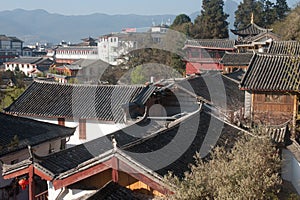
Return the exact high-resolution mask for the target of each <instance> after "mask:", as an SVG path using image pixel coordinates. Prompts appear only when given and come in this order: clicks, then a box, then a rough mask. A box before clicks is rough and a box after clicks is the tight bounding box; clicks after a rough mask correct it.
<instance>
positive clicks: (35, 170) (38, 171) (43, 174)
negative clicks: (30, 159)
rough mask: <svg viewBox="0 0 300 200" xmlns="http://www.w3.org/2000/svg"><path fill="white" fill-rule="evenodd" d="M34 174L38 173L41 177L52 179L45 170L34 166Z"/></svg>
mask: <svg viewBox="0 0 300 200" xmlns="http://www.w3.org/2000/svg"><path fill="white" fill-rule="evenodd" d="M34 174H36V175H38V176H39V177H41V178H42V179H44V180H46V181H51V180H52V177H50V176H47V175H46V174H45V173H44V172H42V171H40V170H39V169H37V168H34Z"/></svg>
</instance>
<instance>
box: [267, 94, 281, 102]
mask: <svg viewBox="0 0 300 200" xmlns="http://www.w3.org/2000/svg"><path fill="white" fill-rule="evenodd" d="M265 102H277V103H279V102H281V101H280V95H277V94H266V95H265Z"/></svg>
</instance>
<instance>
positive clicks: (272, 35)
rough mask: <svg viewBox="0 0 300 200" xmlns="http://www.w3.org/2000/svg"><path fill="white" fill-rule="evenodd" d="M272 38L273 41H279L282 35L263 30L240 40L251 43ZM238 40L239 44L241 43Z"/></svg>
mask: <svg viewBox="0 0 300 200" xmlns="http://www.w3.org/2000/svg"><path fill="white" fill-rule="evenodd" d="M270 38H271V39H272V40H273V41H277V40H279V39H280V36H279V35H276V34H275V33H273V32H269V31H267V32H261V33H259V34H257V35H249V36H247V37H245V38H243V39H242V41H239V42H240V43H241V44H243V43H244V44H245V43H246V44H248V43H251V42H267V40H269V39H270ZM239 42H238V44H239Z"/></svg>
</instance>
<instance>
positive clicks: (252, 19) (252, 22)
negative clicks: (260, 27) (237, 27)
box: [250, 12, 254, 24]
mask: <svg viewBox="0 0 300 200" xmlns="http://www.w3.org/2000/svg"><path fill="white" fill-rule="evenodd" d="M250 23H251V24H254V15H253V12H251V21H250Z"/></svg>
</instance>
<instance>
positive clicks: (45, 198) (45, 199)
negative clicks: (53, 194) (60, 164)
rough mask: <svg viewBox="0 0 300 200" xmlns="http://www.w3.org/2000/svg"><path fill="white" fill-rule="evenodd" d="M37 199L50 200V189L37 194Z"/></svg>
mask: <svg viewBox="0 0 300 200" xmlns="http://www.w3.org/2000/svg"><path fill="white" fill-rule="evenodd" d="M34 199H35V200H48V190H46V191H44V192H42V193H40V194H37V195H35V198H34Z"/></svg>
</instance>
